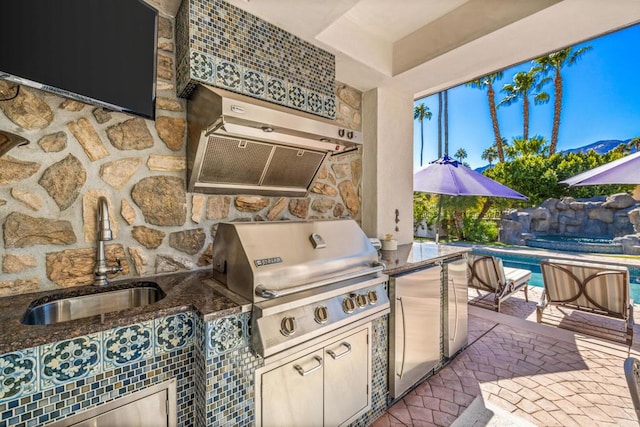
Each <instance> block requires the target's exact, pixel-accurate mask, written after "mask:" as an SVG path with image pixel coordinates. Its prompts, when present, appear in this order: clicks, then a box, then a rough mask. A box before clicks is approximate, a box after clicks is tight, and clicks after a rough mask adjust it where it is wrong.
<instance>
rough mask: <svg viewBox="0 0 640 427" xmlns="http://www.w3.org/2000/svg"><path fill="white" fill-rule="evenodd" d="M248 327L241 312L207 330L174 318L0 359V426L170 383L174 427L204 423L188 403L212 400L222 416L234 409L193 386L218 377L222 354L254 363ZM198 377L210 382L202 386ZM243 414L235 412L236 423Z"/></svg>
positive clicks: (191, 319)
mask: <svg viewBox="0 0 640 427" xmlns="http://www.w3.org/2000/svg"><path fill="white" fill-rule="evenodd" d="M248 322H249V314H248V313H244V314H240V315H236V316H230V317H227V318H224V319H219V320H216V321H213V322H209V323H211V324H212V325H213V324H215V325H216V326H217V327H211V326H210V325H202V321H200V320H199V319H198V318H197V317H195V316H194V315H193V313H180V314H177V315H172V316H167V317H162V318H158V319H155V320H151V321H147V322H143V323H138V324H134V325H128V326H124V327H119V328H114V329H110V330H107V331H103V332H100V333H97V334H91V335H85V336H81V337H77V338H73V339H70V340H66V341H60V342H56V343H51V344H46V345H42V346H39V347H36V348H29V349H26V350H21V351H16V352H12V353H6V354H3V355H0V427H4V426H43V425H47V424H50V423H52V422H54V421H58V420H61V419H63V418H67V417H69V416H72V415H73V414H75V413H78V412H80V411H84V410H87V409H90V408H93V407H96V406H98V405H101V404H104V403H106V402H110V401H112V400H114V399H117V398H119V397H122V396H125V395H128V394H131V393H133V392H136V391H139V390H142V389H144V388H147V387H149V386H152V385H155V384H159V383H161V382H163V381H165V380H168V379H170V378H175V379H176V380H177V394H178V395H177V402H178V426H193V425H212V424H211V423H210V422H208V421H207V420H204V419H203V417H204V416H205V411H204V410H201V411H200V415H199V414H198V412H199V411H198V407H197V405H194V402H198V401H200V402H204V401H205V400H206V401H212V403H213V404H214V405H215V407H216V408H217V407H218V406H224V407H225V411H228V412H229V411H230V412H234V408H235V406H236V405H239V403H238V402H235V401H234V400H233V399H230V398H225V399H223V400H224V402H223V403H224V405H217V401H218V400H220V398H219V397H218V396H210V395H212V394H213V393H212V392H210V391H209V387H206V388H204V387H198V386H197V385H198V384H199V383H205V382H206V381H212V380H213V377H215V375H216V373H219V374H222V373H223V372H222V371H223V370H224V368H226V365H227V363H228V362H227V360H228V358H229V356H228V354H231V353H238V352H242V351H244V352H245V353H247V356H248V357H245V358H244V360H246V361H247V362H250V363H246V362H245V363H246V364H247V365H250V364H251V363H253V364H255V363H256V362H255V360H253V359H254V358H253V356H251V355H250V354H249V351H248V349H249V347H248V345H249V340H248ZM222 329H224V334H223V335H221V330H222ZM199 331H202V332H199ZM205 334H206V336H204V335H205ZM243 349H244V350H243ZM197 354H200V355H202V356H204V357H196V355H197ZM221 361H224V363H221ZM229 362H231V361H230V360H229ZM197 363H199V364H201V365H205V366H206V369H205V367H203V366H200V367H197V366H196V364H197ZM198 368H199V369H198ZM249 369H250V368H249ZM205 372H211V373H213V376H212V377H210V378H209V380H207V379H206V374H205ZM225 372H226V371H225ZM242 372H246V370H245V371H242ZM225 378H226V375H225ZM249 378H251V377H249ZM251 387H252V386H251V385H247V387H246V388H247V389H251ZM198 393H200V394H204V393H207V396H206V397H205V396H197V395H198ZM246 397H247V393H244V396H243V399H242V403H243V404H246V403H247V399H246ZM214 400H215V402H214ZM238 400H239V399H238ZM251 404H252V402H251ZM208 407H209V405H208V404H207V408H208ZM206 412H209V413H211V414H212V415H217V414H218V412H217V411H216V410H207V411H206ZM250 415H251V413H250V411H244V409H243V411H242V416H243V417H248V416H250Z"/></svg>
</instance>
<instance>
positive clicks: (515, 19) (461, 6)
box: [147, 0, 640, 98]
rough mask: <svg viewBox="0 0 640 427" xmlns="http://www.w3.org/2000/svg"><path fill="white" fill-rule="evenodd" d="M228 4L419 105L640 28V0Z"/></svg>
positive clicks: (166, 0)
mask: <svg viewBox="0 0 640 427" xmlns="http://www.w3.org/2000/svg"><path fill="white" fill-rule="evenodd" d="M147 1H148V2H149V3H150V4H152V5H154V6H155V7H157V8H158V9H159V10H160V11H161V12H162V13H163V14H166V15H170V16H174V15H175V13H176V11H177V9H178V6H179V4H180V1H181V0H147ZM227 1H228V2H229V3H231V4H233V5H235V6H237V7H239V8H241V9H244V10H246V11H247V12H249V13H251V14H253V15H256V16H258V17H260V18H262V19H264V20H266V21H268V22H270V23H272V24H274V25H277V26H278V27H281V28H283V29H285V30H287V31H289V32H291V33H293V34H295V35H297V36H299V37H300V38H302V39H304V40H306V41H308V42H310V43H313V44H315V45H317V46H320V47H322V48H323V49H326V50H328V51H330V52H332V53H333V54H335V55H336V78H337V79H338V80H339V81H342V82H344V83H346V84H349V85H351V86H354V87H356V88H358V89H360V90H363V91H366V90H369V89H372V88H375V87H379V86H384V85H391V86H395V87H397V88H398V89H400V90H403V91H408V92H410V93H412V94H413V95H414V97H416V98H418V97H420V96H424V95H428V94H431V93H435V92H438V91H440V90H443V89H446V88H449V87H452V86H455V85H458V84H460V83H464V82H466V81H468V80H470V79H473V78H475V77H478V76H480V75H483V74H487V73H490V72H493V71H496V70H499V69H502V68H506V67H508V66H510V65H513V64H516V63H519V62H522V61H525V60H528V59H531V58H534V57H536V56H539V55H542V54H545V53H548V52H552V51H554V50H557V49H559V48H563V47H566V46H570V45H572V44H575V43H578V42H581V41H584V40H587V39H589V38H592V37H595V36H598V35H601V34H604V33H607V32H610V31H613V30H616V29H620V28H623V27H625V26H628V25H631V24H634V23H636V22H639V21H640V1H638V0H615V1H605V0H322V1H318V0H227Z"/></svg>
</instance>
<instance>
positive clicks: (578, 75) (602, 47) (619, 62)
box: [413, 24, 640, 170]
mask: <svg viewBox="0 0 640 427" xmlns="http://www.w3.org/2000/svg"><path fill="white" fill-rule="evenodd" d="M582 46H592V48H593V49H592V50H591V51H589V52H587V53H586V54H585V55H584V56H583V57H582V58H581V59H580V60H579V61H578V62H577V63H576V64H574V65H573V66H571V67H567V68H564V69H563V72H562V75H563V78H564V100H563V109H562V116H561V124H560V133H559V135H558V149H559V150H564V149H568V148H574V147H580V146H583V145H587V144H591V143H592V142H596V141H598V140H606V139H620V140H626V139H629V138H633V137H635V136H640V77H639V73H640V24H638V25H635V26H632V27H628V28H626V29H623V30H620V31H617V32H615V33H611V34H608V35H605V36H602V37H599V38H596V39H593V40H590V41H587V42H585V43H581V44H579V45H576V48H580V47H582ZM530 67H531V64H530V62H526V63H523V64H520V65H517V66H514V67H511V68H508V69H506V70H504V76H503V78H502V80H500V81H498V82H496V83H495V85H494V87H495V90H496V103H497V102H499V101H500V99H502V98H503V97H504V94H503V93H502V92H501V91H500V89H501V88H502V86H503V85H504V84H506V83H509V82H511V81H512V78H513V75H514V74H515V73H517V72H519V71H527V70H529V68H530ZM544 90H545V91H546V92H548V93H549V94H550V95H552V94H553V85H552V84H549V85H547V86H546V87H545V89H544ZM448 96H449V155H450V156H453V154H454V153H455V152H456V150H457V149H458V148H460V147H463V148H464V149H465V150H467V155H468V158H467V159H465V161H466V162H467V163H469V165H470V166H471V167H472V168H477V167H480V166H484V165H486V164H487V162H486V161H484V160H482V159H481V158H480V156H481V155H482V152H483V151H484V150H485V149H486V148H487V147H489V146H490V145H491V144H492V143H493V140H494V134H493V130H492V128H491V119H490V117H489V106H488V102H487V94H486V91H485V90H479V89H473V88H470V87H466V86H465V85H460V86H456V87H454V88H451V89H449V95H448ZM420 103H424V104H425V105H426V106H427V107H429V110H430V111H431V112H432V114H433V117H432V118H431V120H425V121H424V153H425V154H424V158H423V166H422V167H424V166H426V165H427V164H428V163H429V162H430V161H432V160H435V159H436V158H437V155H438V149H437V143H438V122H437V115H438V96H437V95H432V96H429V97H426V98H422V99H421V100H418V101H416V102H415V105H418V104H420ZM522 117H523V116H522V103H521V102H518V103H516V104H512V105H510V106H508V107H504V106H503V107H499V108H498V121H499V124H500V133H501V134H502V136H504V137H506V138H507V139H508V140H509V141H511V139H512V138H513V137H514V136H521V135H522V129H523V124H522ZM552 118H553V97H552V98H551V100H550V102H549V103H548V104H544V105H536V106H534V105H533V102H531V110H530V118H529V120H530V123H529V135H530V136H534V135H541V136H544V137H545V138H546V139H547V141H550V139H551V125H552ZM413 164H414V170H418V169H419V168H420V124H419V122H418V120H415V122H414V162H413Z"/></svg>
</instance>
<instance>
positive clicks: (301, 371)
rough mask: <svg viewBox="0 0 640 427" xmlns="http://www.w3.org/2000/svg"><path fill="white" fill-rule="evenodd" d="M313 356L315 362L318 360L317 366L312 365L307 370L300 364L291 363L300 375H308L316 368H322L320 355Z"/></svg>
mask: <svg viewBox="0 0 640 427" xmlns="http://www.w3.org/2000/svg"><path fill="white" fill-rule="evenodd" d="M313 358H314V359H315V361H316V362H318V366H314V367H313V368H311V369H309V370H308V371H305V370H304V368H303V367H302V366H300V365H293V368H294V369H295V370H296V371H298V373H299V374H300V375H302V376H303V377H305V376H307V375H309V374H310V373H312V372H315V371H317V370H318V369H320V368H322V357H320V356H313Z"/></svg>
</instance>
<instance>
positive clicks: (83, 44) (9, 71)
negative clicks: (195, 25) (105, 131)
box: [0, 0, 158, 119]
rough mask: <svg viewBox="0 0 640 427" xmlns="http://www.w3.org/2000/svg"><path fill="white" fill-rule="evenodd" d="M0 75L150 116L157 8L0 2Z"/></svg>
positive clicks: (96, 2) (89, 0)
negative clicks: (0, 16)
mask: <svg viewBox="0 0 640 427" xmlns="http://www.w3.org/2000/svg"><path fill="white" fill-rule="evenodd" d="M0 9H1V10H2V17H3V19H2V23H0V78H3V79H6V80H11V81H13V82H16V83H19V84H23V85H27V86H31V87H35V88H38V89H42V90H45V91H49V92H54V93H57V94H59V95H62V96H65V97H68V98H72V99H76V100H79V101H83V102H86V103H90V104H95V105H99V106H102V107H105V108H108V109H112V110H116V111H122V112H126V113H131V114H135V115H138V116H142V117H145V118H149V119H154V118H155V96H156V34H157V21H158V12H157V11H156V10H155V9H154V8H152V7H151V6H149V5H147V4H146V3H145V2H144V1H142V0H2V4H1V5H0Z"/></svg>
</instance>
